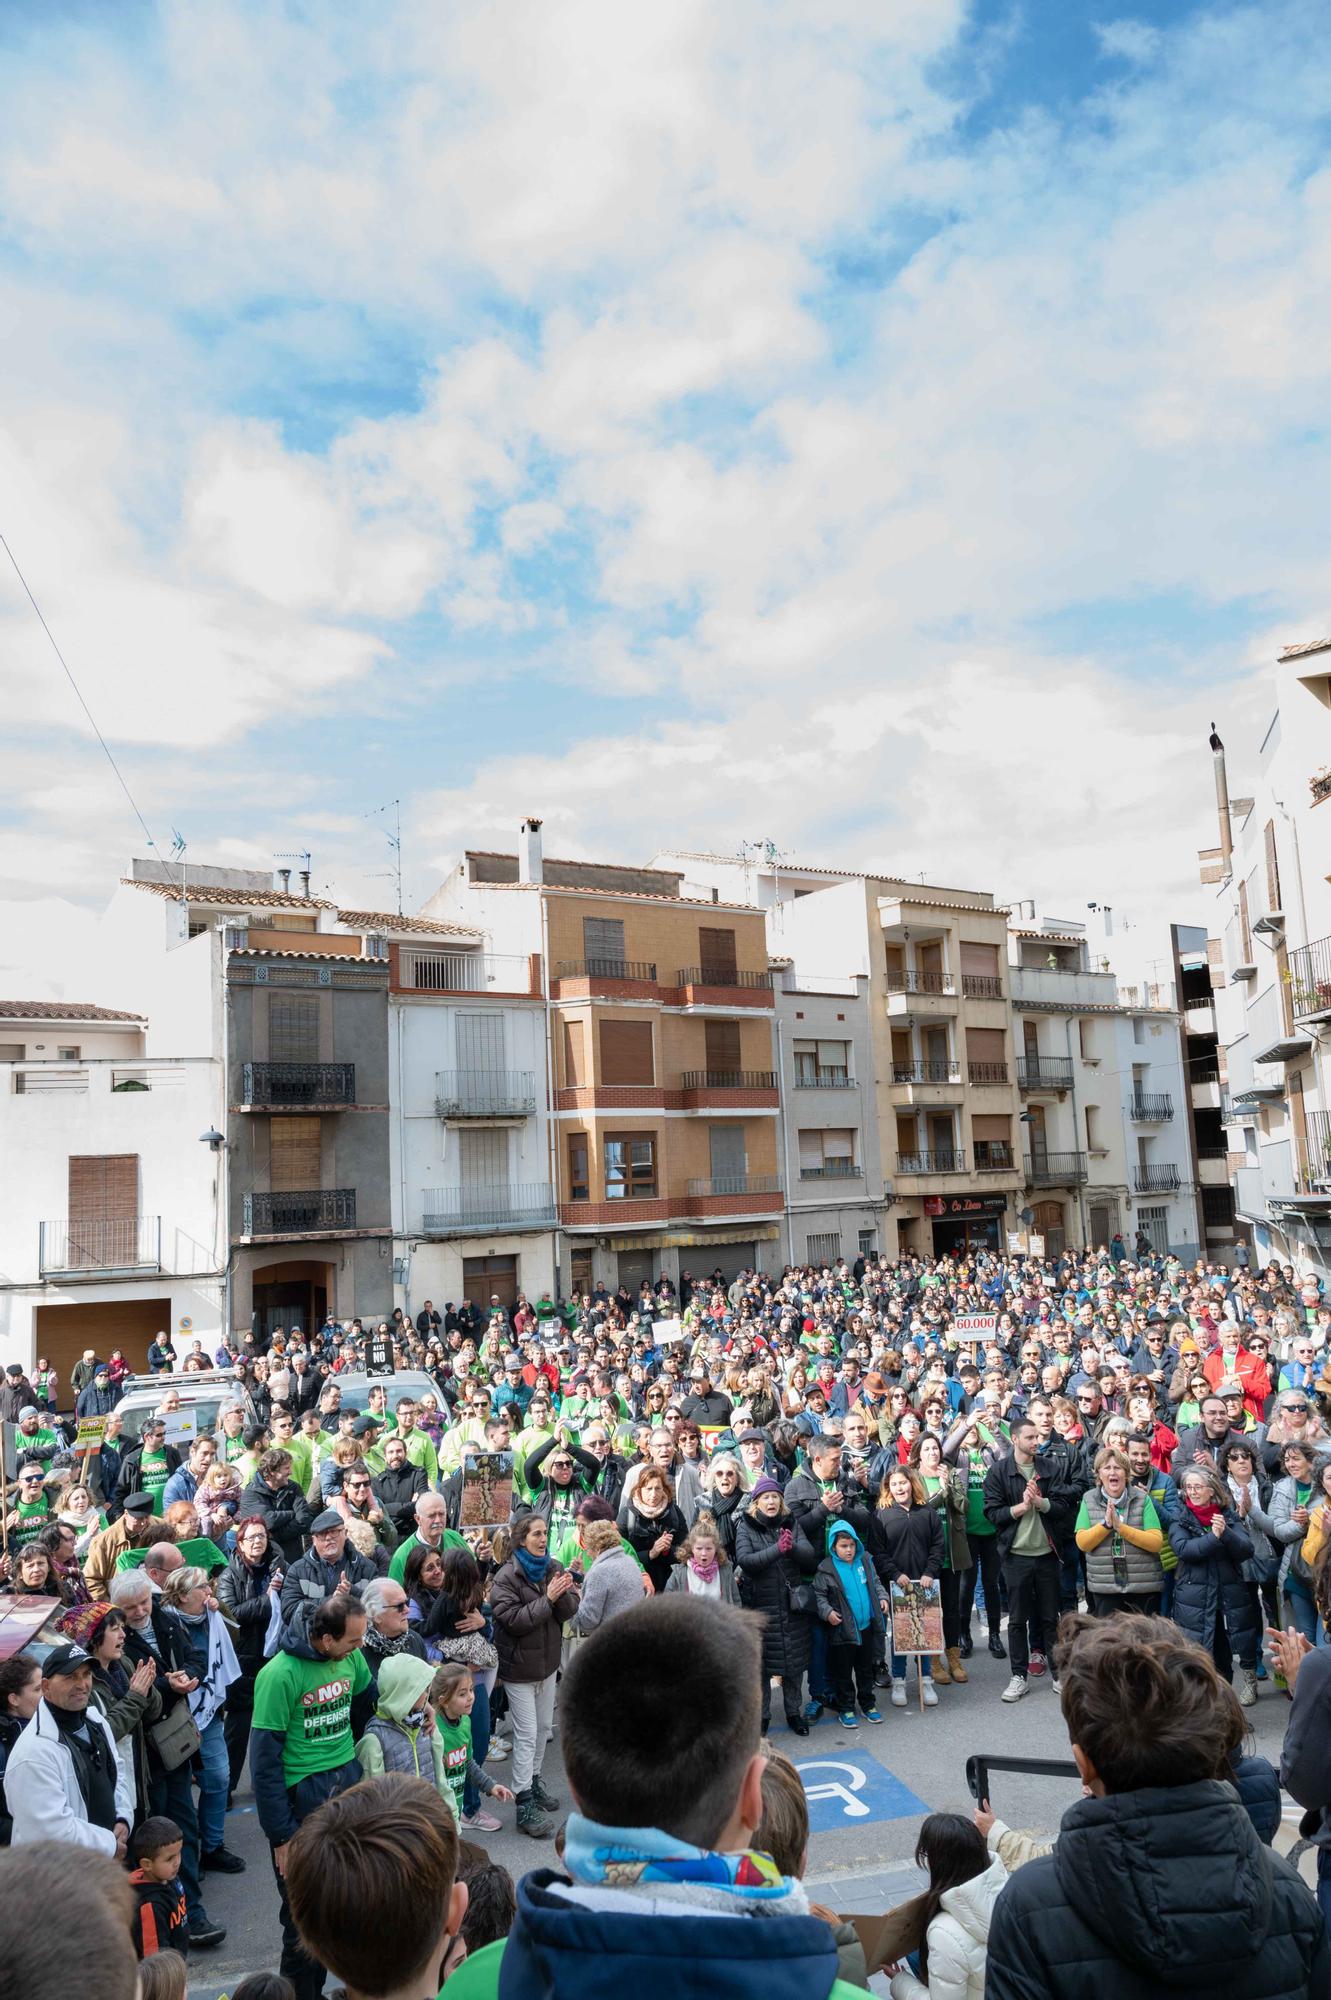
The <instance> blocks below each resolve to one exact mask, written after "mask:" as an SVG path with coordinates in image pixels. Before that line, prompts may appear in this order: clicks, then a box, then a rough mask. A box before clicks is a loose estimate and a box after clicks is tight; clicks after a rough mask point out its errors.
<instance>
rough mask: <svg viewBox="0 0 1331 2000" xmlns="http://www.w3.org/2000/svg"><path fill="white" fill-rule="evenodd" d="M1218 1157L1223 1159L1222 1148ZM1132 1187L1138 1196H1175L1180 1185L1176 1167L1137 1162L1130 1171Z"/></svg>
mask: <svg viewBox="0 0 1331 2000" xmlns="http://www.w3.org/2000/svg"><path fill="white" fill-rule="evenodd" d="M1220 1157H1221V1159H1223V1158H1224V1148H1223V1147H1222V1148H1221V1151H1220ZM1132 1185H1133V1187H1134V1189H1135V1190H1136V1192H1137V1193H1138V1194H1175V1193H1176V1192H1177V1191H1178V1189H1179V1187H1180V1186H1181V1185H1182V1183H1181V1182H1180V1180H1179V1171H1178V1168H1177V1167H1174V1166H1163V1167H1148V1166H1143V1165H1142V1163H1141V1162H1140V1161H1139V1162H1138V1163H1137V1165H1136V1166H1135V1167H1134V1168H1133V1170H1132Z"/></svg>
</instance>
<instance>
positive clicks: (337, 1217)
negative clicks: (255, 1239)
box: [244, 1188, 356, 1236]
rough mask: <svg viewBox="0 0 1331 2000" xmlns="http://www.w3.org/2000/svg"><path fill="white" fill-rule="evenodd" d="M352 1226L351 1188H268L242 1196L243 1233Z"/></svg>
mask: <svg viewBox="0 0 1331 2000" xmlns="http://www.w3.org/2000/svg"><path fill="white" fill-rule="evenodd" d="M355 1227H356V1190H355V1188H300V1189H297V1190H295V1191H292V1190H289V1189H285V1188H283V1189H281V1190H278V1189H271V1190H266V1191H263V1192H255V1193H252V1194H247V1195H246V1196H245V1199H244V1233H245V1235H246V1236H306V1235H309V1234H311V1233H312V1232H314V1231H321V1230H328V1229H354V1228H355Z"/></svg>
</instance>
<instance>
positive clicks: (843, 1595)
mask: <svg viewBox="0 0 1331 2000" xmlns="http://www.w3.org/2000/svg"><path fill="white" fill-rule="evenodd" d="M892 1476H893V1477H897V1476H899V1475H897V1474H893V1475H892ZM813 1587H814V1596H815V1598H816V1600H817V1605H818V1616H819V1618H820V1619H821V1620H822V1622H823V1623H824V1624H825V1625H826V1626H827V1627H828V1628H829V1629H828V1635H827V1659H828V1672H829V1676H830V1679H831V1684H832V1700H833V1704H834V1705H835V1707H836V1708H837V1710H838V1711H839V1714H840V1721H841V1726H842V1728H843V1729H858V1728H859V1722H858V1720H857V1718H856V1715H855V1700H856V1697H857V1696H858V1697H859V1704H860V1707H861V1709H862V1710H863V1711H864V1716H865V1720H866V1721H868V1722H881V1721H882V1719H883V1718H882V1714H881V1712H880V1710H879V1707H878V1703H877V1701H876V1699H875V1697H874V1670H875V1665H876V1659H877V1653H878V1648H879V1642H880V1640H881V1636H882V1633H883V1630H884V1627H885V1624H886V1620H887V1613H888V1608H889V1606H888V1599H887V1597H886V1595H885V1594H884V1592H883V1589H882V1586H881V1584H880V1583H879V1581H878V1577H877V1574H876V1572H875V1570H874V1566H873V1564H872V1563H871V1562H870V1560H869V1557H868V1554H867V1552H866V1551H865V1549H864V1547H863V1545H862V1544H861V1542H860V1538H859V1536H858V1535H857V1534H856V1533H855V1530H854V1529H853V1528H852V1527H851V1526H850V1523H849V1522H848V1521H831V1522H829V1523H828V1528H827V1554H826V1556H825V1557H824V1558H823V1560H822V1562H820V1563H819V1565H818V1568H817V1571H816V1573H815V1575H814V1580H813Z"/></svg>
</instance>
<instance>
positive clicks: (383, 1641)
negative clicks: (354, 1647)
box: [361, 1624, 411, 1660]
mask: <svg viewBox="0 0 1331 2000" xmlns="http://www.w3.org/2000/svg"><path fill="white" fill-rule="evenodd" d="M410 1637H411V1634H410V1633H409V1632H399V1633H398V1635H397V1637H396V1639H390V1638H389V1637H388V1636H387V1634H386V1633H383V1632H380V1631H378V1630H377V1629H376V1627H375V1626H374V1625H373V1624H369V1625H367V1626H366V1628H365V1640H364V1643H363V1645H362V1647H361V1651H362V1652H364V1653H373V1654H374V1655H375V1657H376V1659H381V1660H391V1659H392V1658H393V1657H394V1655H395V1654H397V1653H403V1652H405V1651H406V1649H407V1641H408V1639H409V1638H410Z"/></svg>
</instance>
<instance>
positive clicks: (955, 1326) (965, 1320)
mask: <svg viewBox="0 0 1331 2000" xmlns="http://www.w3.org/2000/svg"><path fill="white" fill-rule="evenodd" d="M997 1325H998V1314H997V1313H958V1314H957V1317H956V1318H955V1319H954V1320H953V1322H952V1327H951V1331H952V1332H953V1333H954V1334H955V1335H956V1337H957V1339H958V1340H991V1339H992V1338H993V1334H994V1329H995V1328H996V1327H997Z"/></svg>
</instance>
